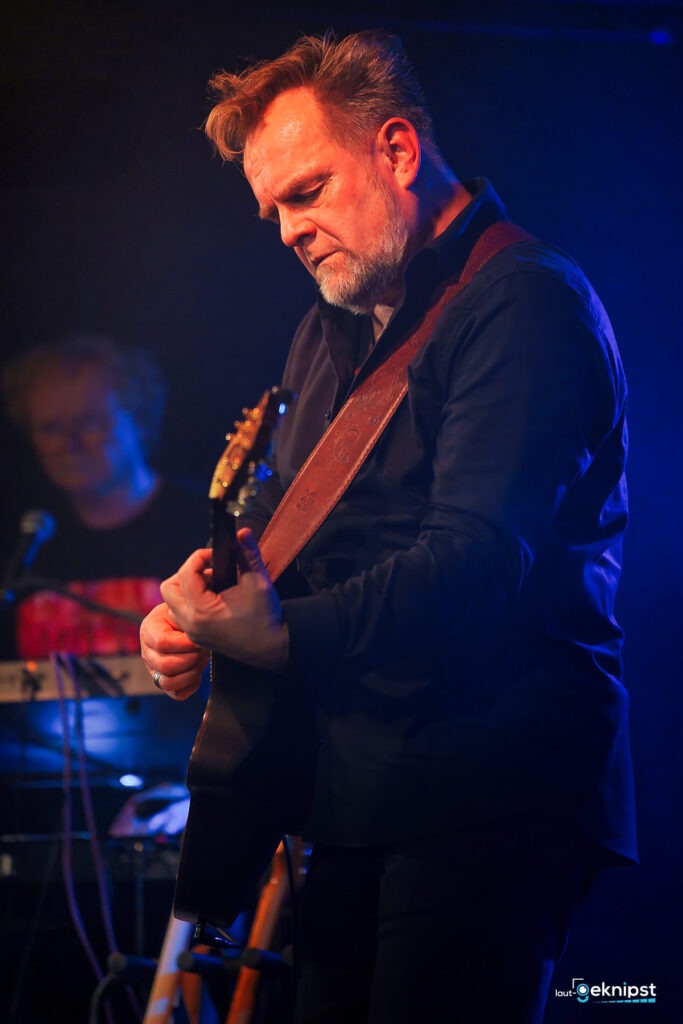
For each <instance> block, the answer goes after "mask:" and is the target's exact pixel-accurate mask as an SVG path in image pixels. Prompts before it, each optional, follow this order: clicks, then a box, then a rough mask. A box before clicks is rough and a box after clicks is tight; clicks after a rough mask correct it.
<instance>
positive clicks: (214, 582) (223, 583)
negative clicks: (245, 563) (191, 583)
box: [210, 498, 237, 594]
mask: <svg viewBox="0 0 683 1024" xmlns="http://www.w3.org/2000/svg"><path fill="white" fill-rule="evenodd" d="M210 504H211V540H212V546H213V574H212V577H211V589H212V590H213V592H214V593H215V594H220V593H221V591H223V590H227V588H228V587H234V585H235V584H236V583H237V519H236V517H235V516H234V515H232V513H231V512H230V511H229V509H227V508H226V506H225V503H224V502H222V501H220V500H219V499H218V498H212V499H211V503H210Z"/></svg>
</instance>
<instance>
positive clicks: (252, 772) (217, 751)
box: [174, 388, 313, 928]
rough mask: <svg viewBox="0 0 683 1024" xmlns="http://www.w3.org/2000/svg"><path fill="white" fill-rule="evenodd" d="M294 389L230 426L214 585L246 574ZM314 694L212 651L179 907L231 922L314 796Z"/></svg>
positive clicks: (219, 484)
mask: <svg viewBox="0 0 683 1024" xmlns="http://www.w3.org/2000/svg"><path fill="white" fill-rule="evenodd" d="M293 397H294V396H293V395H292V394H291V393H289V392H285V391H283V390H282V389H278V388H273V389H271V390H270V391H267V392H266V393H265V394H264V395H263V398H262V399H261V401H260V403H259V404H258V406H256V407H255V408H253V409H248V410H247V409H245V410H244V415H245V418H244V420H243V421H241V422H238V423H236V424H235V431H234V432H233V433H232V434H231V435H230V434H229V435H228V438H227V440H228V447H227V448H226V449H225V452H224V453H223V455H222V456H221V458H220V460H219V462H218V465H217V466H216V471H215V474H214V477H213V480H212V483H211V488H210V491H209V500H210V506H211V519H212V543H213V574H212V583H211V586H212V589H213V590H214V591H215V592H216V593H220V592H221V591H223V590H225V589H226V588H227V587H230V586H232V585H234V584H235V583H236V581H237V572H238V569H237V550H238V547H237V540H236V533H237V530H238V528H239V526H240V521H241V518H242V517H243V515H244V513H245V512H246V511H247V509H248V508H249V505H250V502H251V501H252V500H253V498H254V497H255V496H256V494H257V493H258V489H259V485H260V482H261V481H262V480H263V479H264V478H265V477H266V476H267V475H268V473H269V471H268V469H267V466H266V459H267V456H268V453H269V451H270V449H271V444H272V437H273V433H274V431H275V429H276V427H277V424H278V422H279V420H280V418H281V416H282V415H283V414H284V412H285V411H286V408H287V406H288V405H289V404H290V403H291V402H292V401H293ZM310 705H311V701H310V700H307V699H306V695H305V693H304V692H303V691H299V690H298V689H297V686H296V684H294V683H292V682H289V681H288V680H285V679H284V678H282V677H280V676H276V675H275V674H273V673H269V672H264V671H260V670H256V669H252V668H249V667H247V666H245V665H242V664H239V663H237V662H234V661H232V660H231V659H229V658H226V657H225V656H223V655H220V654H218V653H216V652H213V653H212V655H211V685H210V693H209V699H208V701H207V705H206V710H205V712H204V717H203V719H202V722H201V725H200V728H199V732H198V734H197V739H196V741H195V744H194V748H193V750H192V754H191V756H190V763H189V767H188V772H187V786H188V789H189V791H190V809H189V813H188V819H187V825H186V827H185V832H184V834H183V840H182V846H181V853H180V862H179V869H178V877H177V882H176V891H175V900H174V913H175V915H176V917H177V918H179V919H180V920H183V921H188V922H191V923H194V924H197V925H211V926H214V927H219V928H227V927H229V925H230V924H231V923H232V922H233V921H234V919H235V918H236V916H237V914H238V913H239V912H240V911H241V910H242V909H243V907H244V906H245V904H246V902H247V901H248V899H249V897H250V895H251V894H252V893H253V892H254V891H255V890H256V888H257V886H258V883H259V880H260V879H261V877H262V876H263V874H264V872H265V871H266V869H267V868H268V865H269V864H270V862H271V860H272V858H273V855H274V853H275V850H276V849H277V847H278V844H279V841H280V837H281V836H282V835H284V834H285V833H287V832H289V833H294V832H296V831H297V824H298V825H299V827H300V825H301V824H302V822H297V821H296V820H295V819H296V818H297V814H300V813H301V811H300V810H299V809H300V808H301V807H305V806H306V805H307V803H308V801H309V794H310V787H311V784H312V783H311V780H312V777H313V771H312V756H313V744H311V743H310V742H308V741H307V742H303V741H299V739H297V737H302V736H306V737H307V738H308V739H310V736H311V734H312V733H311V722H312V709H311V706H310Z"/></svg>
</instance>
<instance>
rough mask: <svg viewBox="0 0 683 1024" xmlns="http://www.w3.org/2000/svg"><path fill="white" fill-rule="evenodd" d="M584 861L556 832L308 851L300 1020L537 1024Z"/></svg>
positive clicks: (583, 883) (535, 828)
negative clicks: (308, 864)
mask: <svg viewBox="0 0 683 1024" xmlns="http://www.w3.org/2000/svg"><path fill="white" fill-rule="evenodd" d="M586 860H587V859H586V857H585V855H584V851H583V850H582V849H581V847H580V846H579V844H578V843H577V841H576V840H574V839H573V838H572V837H571V836H570V835H568V834H565V833H564V832H563V831H559V832H558V830H557V827H556V826H555V825H549V824H538V823H536V824H531V823H529V824H527V825H526V826H525V827H524V828H516V829H515V830H514V831H513V832H512V833H510V832H508V833H507V834H498V833H497V832H496V831H494V830H476V831H475V830H473V831H468V832H460V833H457V834H453V835H448V836H439V837H436V838H434V837H432V838H429V839H420V840H412V841H410V842H403V843H399V844H393V845H388V846H381V847H368V848H354V847H344V848H342V847H326V846H316V847H315V848H314V850H313V853H312V857H311V862H310V866H309V871H308V876H307V879H306V883H305V886H304V891H303V894H302V900H301V911H300V926H301V946H300V948H301V954H300V964H299V978H298V985H297V1022H298V1024H441V1022H443V1024H480V1022H482V1024H487V1022H489V1021H501V1022H503V1021H504V1022H505V1024H538V1022H540V1021H541V1019H542V1016H543V1009H544V1006H545V1002H546V999H547V994H548V989H549V986H550V981H551V978H552V974H553V970H554V967H555V964H556V963H557V961H558V959H559V958H560V956H561V955H562V952H563V949H564V947H565V944H566V940H567V936H568V931H569V924H570V920H571V916H572V912H573V910H574V908H575V907H576V905H577V903H578V902H579V901H580V899H581V898H582V896H583V895H584V894H585V891H586V889H587V887H588V885H589V877H588V876H589V872H588V869H587V867H586Z"/></svg>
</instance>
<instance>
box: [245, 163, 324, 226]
mask: <svg viewBox="0 0 683 1024" xmlns="http://www.w3.org/2000/svg"><path fill="white" fill-rule="evenodd" d="M331 177H332V175H331V173H329V172H322V173H319V174H310V173H306V174H301V175H300V176H299V177H298V178H293V179H292V181H290V182H289V184H288V185H287V186H286V188H285V189H284V191H283V192H282V198H281V202H283V203H287V202H289V200H291V199H293V198H294V196H297V195H299V194H300V193H301V192H304V193H305V192H306V190H307V189H311V188H313V189H315V188H318V187H320V186H321V185H324V184H325V183H326V182H327V181H329V180H330V178H331ZM258 215H259V220H277V209H276V207H275V206H274V205H271V206H259V211H258Z"/></svg>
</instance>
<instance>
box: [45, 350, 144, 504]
mask: <svg viewBox="0 0 683 1024" xmlns="http://www.w3.org/2000/svg"><path fill="white" fill-rule="evenodd" d="M27 413H28V428H29V436H30V438H31V441H32V443H33V447H34V449H35V451H36V454H37V455H38V459H39V460H40V463H41V465H42V467H43V469H44V471H45V474H46V476H47V477H48V478H49V479H50V480H51V481H52V482H53V483H54V484H55V485H56V486H57V487H59V488H61V489H62V490H64V491H66V493H67V494H74V495H75V494H79V493H81V494H88V493H90V494H100V495H104V494H106V493H108V492H110V491H111V490H113V489H114V488H116V487H119V486H121V485H122V484H124V483H125V482H126V481H127V480H130V479H131V478H132V476H133V475H134V474H135V472H136V469H137V468H138V467H139V466H140V465H143V464H144V451H143V447H142V444H141V439H140V432H139V430H138V427H137V425H136V423H135V421H134V420H133V417H132V416H131V414H130V413H129V412H128V411H127V410H125V409H123V408H122V407H121V405H120V403H119V399H118V395H117V393H116V390H115V388H114V387H113V385H112V382H111V381H110V380H109V379H108V375H107V374H106V372H105V371H103V370H102V369H100V368H99V367H97V366H83V367H81V368H80V369H76V370H73V369H71V368H67V367H63V368H55V369H54V370H53V371H52V372H51V373H50V374H49V376H45V377H43V378H41V379H39V380H37V381H36V382H35V384H34V385H33V386H32V388H31V391H30V393H29V395H28V400H27Z"/></svg>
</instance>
